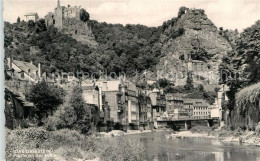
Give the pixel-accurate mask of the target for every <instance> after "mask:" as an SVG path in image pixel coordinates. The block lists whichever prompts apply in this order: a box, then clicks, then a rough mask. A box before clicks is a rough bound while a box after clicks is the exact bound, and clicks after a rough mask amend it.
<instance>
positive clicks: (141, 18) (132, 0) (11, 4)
mask: <svg viewBox="0 0 260 161" xmlns="http://www.w3.org/2000/svg"><path fill="white" fill-rule="evenodd" d="M60 3H61V5H62V6H67V5H68V4H70V5H71V6H75V5H77V6H81V7H83V8H85V9H86V11H87V12H89V14H90V19H94V20H97V21H99V22H107V23H113V24H115V23H120V24H124V25H125V24H142V25H147V26H160V25H161V24H162V23H163V22H164V21H167V20H169V19H171V18H173V17H177V14H178V10H179V8H180V7H181V6H186V7H188V8H197V9H204V10H205V13H206V14H207V16H208V18H209V19H210V20H212V22H213V23H214V24H215V25H216V26H217V27H223V28H224V29H233V30H234V29H238V31H242V30H243V29H245V28H246V27H250V26H251V25H253V24H254V23H255V22H256V21H257V20H260V0H60ZM56 6H57V0H4V21H9V22H15V21H16V19H17V17H18V16H20V17H21V19H24V16H23V15H24V14H25V13H28V12H37V13H38V15H39V16H40V18H43V17H44V16H45V15H46V14H47V13H48V12H54V8H55V7H56Z"/></svg>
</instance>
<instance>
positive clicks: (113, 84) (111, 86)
mask: <svg viewBox="0 0 260 161" xmlns="http://www.w3.org/2000/svg"><path fill="white" fill-rule="evenodd" d="M104 83H106V84H107V85H106V88H107V89H102V90H104V91H118V90H119V84H120V81H119V80H115V81H98V82H96V85H97V86H99V87H101V88H103V84H104Z"/></svg>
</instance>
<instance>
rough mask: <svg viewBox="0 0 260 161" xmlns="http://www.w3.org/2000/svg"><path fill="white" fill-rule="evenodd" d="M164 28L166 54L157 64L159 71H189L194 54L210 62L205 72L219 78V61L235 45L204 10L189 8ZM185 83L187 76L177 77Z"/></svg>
mask: <svg viewBox="0 0 260 161" xmlns="http://www.w3.org/2000/svg"><path fill="white" fill-rule="evenodd" d="M162 28H163V32H162V34H161V38H160V42H161V43H162V49H161V52H162V54H163V55H164V56H163V57H162V58H161V59H160V62H159V63H158V65H157V72H158V71H160V72H159V73H161V74H165V75H169V71H171V72H174V71H177V73H181V72H187V69H188V65H187V62H188V61H189V57H191V58H192V59H193V60H200V61H203V62H204V63H205V64H207V67H208V68H207V70H206V71H205V70H204V72H211V74H213V76H215V78H216V77H217V76H218V70H219V69H218V67H219V64H220V63H221V61H222V58H223V56H224V55H226V53H227V52H229V51H231V50H232V47H231V45H230V42H228V40H227V39H226V38H224V37H223V36H222V35H221V34H219V31H218V29H217V27H216V26H215V25H214V24H213V23H212V22H211V20H209V19H208V18H207V15H206V14H205V13H204V10H200V9H186V10H185V12H183V14H181V15H180V14H179V16H178V18H173V19H172V20H170V21H168V22H167V23H164V24H163V26H162ZM204 74H205V73H204ZM215 78H214V79H215ZM204 80H205V79H204ZM183 83H185V81H184V80H183V79H177V80H176V84H178V85H182V84H183ZM197 83H198V84H205V83H206V82H205V81H198V82H197ZM207 83H209V80H208V79H207Z"/></svg>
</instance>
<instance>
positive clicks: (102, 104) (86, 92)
mask: <svg viewBox="0 0 260 161" xmlns="http://www.w3.org/2000/svg"><path fill="white" fill-rule="evenodd" d="M81 88H82V97H83V99H84V101H85V102H86V103H87V104H91V105H94V106H96V107H98V109H99V110H98V113H99V117H100V118H99V120H100V121H102V122H103V123H107V122H108V121H111V119H110V107H109V105H108V102H107V101H106V100H105V95H104V92H102V91H101V89H99V88H98V86H82V87H81Z"/></svg>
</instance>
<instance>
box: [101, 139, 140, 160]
mask: <svg viewBox="0 0 260 161" xmlns="http://www.w3.org/2000/svg"><path fill="white" fill-rule="evenodd" d="M97 149H98V150H97V151H98V154H99V155H100V159H101V160H103V161H125V160H127V161H141V160H144V147H143V145H142V144H141V142H140V141H139V140H135V139H132V138H131V139H130V138H125V137H124V136H122V137H116V138H104V140H100V142H98V144H97Z"/></svg>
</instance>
